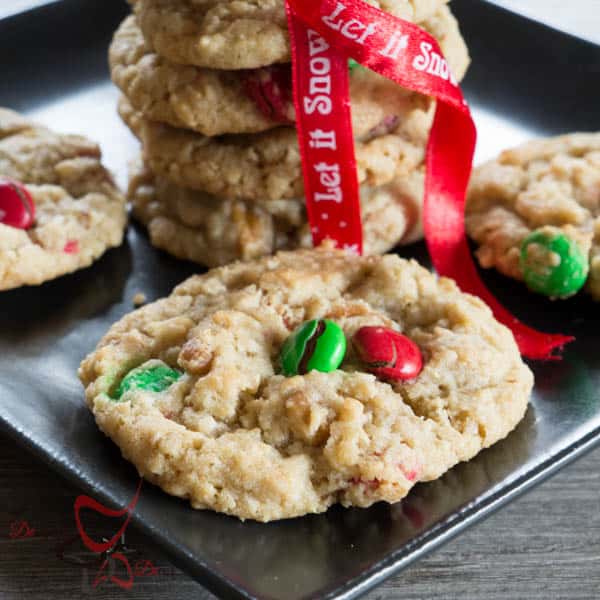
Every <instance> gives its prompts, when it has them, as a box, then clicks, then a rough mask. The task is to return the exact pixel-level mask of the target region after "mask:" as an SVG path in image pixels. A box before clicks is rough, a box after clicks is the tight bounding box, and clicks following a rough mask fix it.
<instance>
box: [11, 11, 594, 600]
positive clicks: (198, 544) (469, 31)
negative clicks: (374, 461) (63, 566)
mask: <svg viewBox="0 0 600 600" xmlns="http://www.w3.org/2000/svg"><path fill="white" fill-rule="evenodd" d="M452 6H453V10H454V11H455V13H456V14H457V16H458V17H459V19H460V21H461V26H462V29H463V32H464V35H465V37H466V39H467V42H468V44H469V46H470V49H471V53H472V56H473V57H474V61H473V66H472V67H471V71H470V73H469V76H468V78H467V80H466V82H465V91H466V95H467V97H468V99H469V100H470V103H471V105H472V106H473V108H474V114H475V116H476V119H477V121H478V124H479V130H480V140H481V143H480V147H479V150H478V160H481V159H483V158H488V157H491V156H493V155H495V154H496V153H497V152H498V151H499V150H501V149H502V148H504V147H507V146H511V145H513V144H516V143H519V142H521V141H522V140H524V139H526V138H528V137H530V136H533V135H549V134H557V133H560V132H568V131H574V130H594V129H599V128H600V127H599V126H600V122H599V118H600V108H599V107H600V103H599V102H598V99H599V98H600V77H599V72H598V71H599V70H600V49H599V48H598V47H596V46H593V45H591V44H588V43H585V42H583V41H581V40H577V39H575V38H572V37H569V36H567V35H564V34H561V33H558V32H556V31H553V30H550V29H548V28H545V27H543V26H541V25H538V24H535V23H533V22H531V21H527V20H525V19H522V18H520V17H517V16H515V15H513V14H511V13H508V12H505V11H503V10H501V9H498V8H497V7H494V6H492V5H489V4H486V3H484V2H478V1H476V0H455V2H453V5H452ZM126 11H127V8H126V6H125V3H124V2H121V1H120V0H104V1H103V2H97V1H95V0H63V1H61V2H57V3H53V4H49V5H47V6H45V7H41V8H38V9H36V10H34V11H31V12H29V13H27V14H22V15H18V16H14V17H11V18H9V19H5V20H4V21H1V22H0V65H1V66H0V73H1V76H2V81H1V85H0V104H2V105H5V106H10V107H13V108H15V109H18V110H22V111H25V112H27V113H29V114H31V115H32V116H34V117H35V118H37V119H38V120H40V121H42V122H45V123H47V124H48V125H50V126H52V127H54V128H57V129H60V130H64V131H71V132H81V133H84V134H87V135H89V136H90V137H92V138H96V139H98V140H99V141H100V142H101V143H102V146H103V149H104V152H105V156H106V160H107V162H108V164H109V165H110V166H111V167H112V168H113V170H114V171H115V172H116V173H117V175H118V177H119V180H120V182H121V183H122V184H124V183H125V176H126V163H127V160H128V159H130V158H132V157H134V156H135V153H136V152H137V147H136V144H135V142H134V141H133V139H132V138H131V136H130V135H129V133H128V132H127V131H126V129H125V128H124V127H123V126H122V125H121V124H120V122H119V120H118V118H117V117H116V112H115V105H116V100H117V92H116V91H115V90H114V89H113V88H112V86H111V85H110V83H109V80H108V74H107V67H106V49H107V45H108V41H109V39H110V35H111V33H112V31H114V29H115V28H116V26H117V25H118V23H119V21H120V19H121V18H122V17H123V16H124V15H125V13H126ZM408 253H409V254H412V255H414V256H418V257H420V258H421V259H425V252H424V249H423V246H422V245H417V246H415V247H414V248H412V249H410V251H409V252H408ZM197 270H198V269H197V267H195V266H193V265H191V264H187V263H182V262H177V261H175V260H172V259H170V258H169V257H168V256H166V255H165V254H162V253H160V252H157V251H154V250H153V249H152V248H151V247H150V246H149V244H148V243H147V240H146V237H145V235H144V234H143V232H141V231H139V230H138V229H137V228H136V227H135V226H133V227H132V228H131V229H130V231H129V236H128V240H127V242H126V243H125V244H124V245H123V246H122V247H121V248H119V249H117V250H113V251H111V252H109V253H108V254H107V255H106V256H105V257H104V258H102V260H100V261H99V262H98V263H97V264H96V265H94V266H93V267H92V268H90V269H87V270H85V271H83V272H79V273H76V274H74V275H71V276H68V277H63V278H62V279H60V280H57V281H54V282H51V283H48V284H45V285H43V286H42V287H41V288H38V289H21V290H17V291H12V292H5V293H1V294H0V425H1V427H2V430H4V431H5V432H6V433H7V434H9V435H11V436H13V437H14V438H15V439H16V440H18V441H19V442H21V443H22V444H23V445H25V446H26V447H27V448H28V449H30V450H31V451H32V452H34V453H35V454H36V455H38V456H39V457H41V458H42V459H44V460H45V461H46V462H47V463H49V464H50V465H51V466H52V467H53V468H55V469H56V470H58V471H60V472H61V473H62V474H64V475H65V476H66V477H68V478H69V479H71V480H72V481H74V482H76V483H77V484H79V485H80V486H82V487H83V488H85V489H86V490H87V491H88V492H90V493H92V494H93V495H94V496H95V497H96V498H98V499H99V500H103V501H107V502H110V503H111V504H114V505H118V506H124V505H126V504H127V503H128V502H129V500H130V499H131V497H132V496H133V493H134V490H135V487H136V483H137V476H136V474H135V471H134V469H133V468H132V467H131V466H129V465H128V464H127V463H126V462H125V461H124V460H123V459H121V457H120V454H119V452H118V451H117V449H116V448H115V447H114V446H113V445H112V443H111V442H110V441H109V440H108V439H106V438H104V436H103V435H102V434H101V433H99V431H98V430H97V429H96V427H95V425H94V422H93V419H92V417H91V415H90V414H89V413H88V410H87V408H86V407H85V406H84V404H83V393H82V389H81V386H80V384H79V382H78V380H77V377H76V371H77V367H78V365H79V362H80V360H81V358H82V357H83V356H85V355H86V354H87V353H88V352H89V351H91V350H92V349H93V347H94V345H95V344H96V342H97V341H98V339H99V338H100V337H101V335H102V334H103V333H104V332H105V331H106V330H107V328H108V327H109V325H110V324H111V323H113V322H114V321H116V320H117V319H119V318H120V317H121V316H122V315H123V314H125V313H126V312H129V311H130V310H131V309H132V298H133V296H134V294H135V293H136V292H140V291H141V292H144V293H145V294H146V295H147V296H148V298H149V299H150V300H153V299H155V298H158V297H161V296H163V295H166V294H167V293H169V291H170V290H171V288H172V287H173V286H174V285H175V284H176V283H178V282H180V281H181V280H182V279H183V278H184V277H186V276H188V275H189V274H191V273H192V272H194V271H197ZM486 280H487V282H488V283H489V285H490V286H492V288H493V290H494V291H495V292H496V294H497V295H498V296H500V298H501V299H502V300H503V301H504V302H505V303H507V304H508V305H509V307H510V308H511V309H513V310H514V311H515V312H516V313H517V314H518V316H520V317H522V318H523V319H525V320H526V321H527V322H529V323H531V324H533V325H535V326H537V327H539V328H543V329H546V330H549V331H556V330H558V331H561V332H564V333H570V334H573V335H576V336H577V342H576V343H574V344H572V345H570V346H569V347H568V349H567V351H566V352H565V357H564V360H563V361H562V362H557V363H547V364H540V363H538V364H535V365H533V368H534V370H535V373H536V377H537V386H536V389H535V393H534V396H533V400H532V404H531V407H530V409H529V411H528V413H527V416H526V418H525V420H524V422H523V423H522V424H521V425H520V426H519V428H518V429H517V430H516V431H515V432H514V433H513V434H512V435H510V436H509V437H508V438H507V439H506V440H505V441H503V442H501V443H499V444H497V445H496V446H494V447H493V448H491V449H490V450H487V451H485V452H483V453H481V454H480V455H479V456H478V457H477V458H476V459H475V460H473V461H471V462H469V463H467V464H462V465H459V466H458V467H457V468H455V469H453V470H452V471H451V472H450V473H448V474H447V475H446V476H445V477H443V478H442V479H441V480H439V481H437V482H434V483H430V484H427V485H419V486H417V488H416V489H415V490H414V491H413V492H412V493H411V495H410V496H409V497H408V498H407V499H406V501H404V502H402V503H400V504H397V505H395V506H388V505H384V504H380V505H376V506H374V507H372V508H371V509H369V510H343V509H340V508H333V509H332V510H330V511H329V512H327V513H326V514H323V515H318V516H308V517H305V518H302V519H296V520H291V521H286V522H279V523H272V524H269V525H260V524H256V523H241V522H239V521H237V520H236V519H233V518H228V517H225V516H221V515H217V514H214V513H212V512H198V511H193V510H190V509H189V508H188V505H187V504H186V503H185V502H183V501H179V500H177V499H175V498H171V497H169V496H167V495H166V494H163V493H162V492H161V491H160V490H158V489H156V488H153V487H152V486H151V485H146V486H144V488H143V493H142V497H141V500H140V503H139V505H138V508H137V509H136V512H135V517H134V522H135V523H136V524H137V525H138V526H139V527H140V528H142V529H143V530H144V531H146V532H147V533H149V534H150V535H151V536H152V537H153V538H154V539H155V540H156V542H157V543H158V544H160V545H161V546H162V547H163V549H164V550H165V551H167V552H168V553H169V555H170V556H171V558H172V559H173V561H174V562H175V563H177V564H178V565H179V566H181V567H182V568H184V569H185V570H187V571H188V572H189V573H190V574H191V575H192V576H194V577H195V578H197V579H198V581H200V582H201V583H202V584H203V585H205V586H206V587H208V588H210V589H211V590H213V591H215V592H216V593H218V594H222V595H227V596H228V597H231V596H234V597H247V598H250V597H252V598H265V599H266V598H281V599H290V600H292V599H300V598H315V597H325V598H350V597H353V596H356V595H358V594H360V593H362V592H365V591H366V590H367V589H369V588H370V587H372V586H373V585H376V584H377V583H380V582H381V581H382V580H383V579H384V578H386V577H389V576H390V575H392V574H393V573H396V572H397V571H398V570H400V569H402V568H404V567H406V566H407V565H408V564H409V563H411V562H412V561H414V560H415V559H417V558H418V557H419V556H421V555H422V554H423V553H425V552H427V551H430V550H432V549H433V548H435V547H436V546H438V545H439V544H441V543H443V542H444V541H446V540H448V539H449V538H450V537H451V536H453V535H456V534H457V533H458V532H459V531H461V530H462V529H464V528H465V527H466V526H468V525H470V524H472V523H474V522H476V521H478V520H479V519H481V518H482V517H484V516H485V515H487V514H489V513H490V512H491V511H493V510H494V509H496V508H498V507H499V506H501V505H502V504H504V503H506V502H508V501H509V500H511V499H512V498H514V497H515V496H516V495H517V494H519V493H521V492H523V491H524V490H525V489H527V488H528V487H530V486H532V485H533V484H535V483H538V482H539V481H541V480H542V479H543V478H544V477H546V476H548V475H549V474H550V473H552V472H554V471H555V470H557V469H558V468H559V467H561V466H563V465H565V464H567V463H568V462H569V461H571V460H573V459H574V458H576V457H577V456H579V455H580V454H581V453H582V452H584V451H585V450H588V449H589V448H591V447H592V446H593V445H594V444H595V443H596V442H598V441H599V440H600V394H599V392H598V390H599V389H600V352H598V339H599V338H598V334H599V333H600V319H599V318H598V305H597V304H594V303H592V301H591V300H590V299H589V298H587V297H585V296H581V297H577V298H574V299H572V300H569V301H564V302H556V303H552V302H549V301H546V300H544V299H542V298H539V297H533V296H531V295H529V294H528V293H527V292H526V291H525V290H524V289H523V287H522V286H520V285H518V284H516V283H513V282H511V281H508V280H506V279H503V278H502V277H499V276H496V275H494V274H486ZM490 543H491V542H490Z"/></svg>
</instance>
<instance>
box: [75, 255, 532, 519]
mask: <svg viewBox="0 0 600 600" xmlns="http://www.w3.org/2000/svg"><path fill="white" fill-rule="evenodd" d="M310 319H321V320H325V319H327V320H329V321H327V323H331V322H335V326H332V327H334V329H335V328H337V332H338V333H339V331H340V328H341V331H342V332H343V333H344V334H345V337H347V339H348V340H351V339H352V338H353V336H354V334H355V333H356V332H357V331H358V330H360V329H362V328H364V327H366V326H382V327H385V328H388V329H387V331H389V329H393V330H396V331H398V332H401V333H402V334H404V335H405V336H407V337H408V338H410V340H412V342H411V343H413V345H414V344H416V345H417V349H418V351H419V352H420V353H421V355H422V359H423V367H422V370H421V371H420V373H419V374H418V375H417V376H416V377H414V378H413V379H411V380H408V381H385V380H382V379H378V378H376V377H375V375H372V374H369V373H368V372H366V371H365V369H364V367H363V363H361V362H360V360H359V358H358V355H357V354H356V352H355V350H354V349H353V346H352V344H350V343H349V344H348V352H347V354H346V356H345V358H344V359H343V362H342V363H341V366H340V368H339V369H337V370H335V371H331V372H327V373H324V372H320V371H316V370H309V372H308V373H307V374H305V375H296V376H292V377H284V376H283V375H282V366H281V362H280V354H281V351H282V347H283V346H284V343H285V342H286V340H287V339H288V338H289V336H290V333H291V332H292V331H295V330H296V328H297V327H298V326H299V325H300V324H302V323H305V322H306V321H307V320H310ZM320 322H321V323H323V321H320ZM325 327H326V328H329V327H330V325H325ZM319 347H320V346H319V345H317V346H316V348H319ZM322 350H323V347H321V350H320V351H322ZM80 377H81V381H82V382H83V385H84V386H85V393H86V399H87V403H88V405H89V407H90V409H91V411H92V412H93V414H94V416H95V418H96V422H97V424H98V426H99V427H100V429H101V430H102V431H103V432H104V433H105V434H106V435H108V436H109V437H110V438H111V439H112V440H113V441H114V442H115V443H116V444H117V445H118V446H119V448H120V449H121V452H122V453H123V455H124V457H125V458H126V459H127V460H129V461H131V462H132V463H133V464H134V465H135V466H136V468H137V469H138V471H139V473H140V474H141V475H142V476H144V477H145V478H146V479H147V480H149V481H150V482H152V483H154V484H157V485H159V486H160V487H162V488H163V490H165V491H166V492H168V493H169V494H173V495H175V496H179V497H182V498H186V499H188V500H189V501H190V502H191V505H192V506H193V507H194V508H198V509H213V510H216V511H219V512H223V513H227V514H230V515H235V516H237V517H239V518H242V519H256V520H259V521H270V520H274V519H282V518H289V517H296V516H300V515H304V514H307V513H318V512H322V511H325V510H326V509H327V508H328V507H329V506H331V505H333V504H336V503H341V504H343V505H344V506H360V507H367V506H370V505H371V504H373V503H374V502H378V501H386V502H397V501H399V500H401V499H402V498H403V497H404V496H406V494H407V493H408V492H409V491H410V489H411V488H412V487H413V485H414V484H415V483H416V482H419V481H431V480H434V479H437V478H438V477H440V476H441V475H442V474H443V473H444V472H446V471H447V470H448V469H450V468H451V467H452V466H454V465H455V464H457V463H458V462H461V461H466V460H469V459H471V458H473V457H474V456H475V455H476V454H477V453H478V452H479V451H480V450H482V449H483V448H486V447H488V446H490V445H491V444H494V443H495V442H497V441H498V440H500V439H502V438H504V437H505V436H506V435H507V434H508V433H509V432H510V431H511V430H512V429H513V428H514V427H515V426H516V425H517V423H518V422H519V421H520V420H521V419H522V417H523V415H524V413H525V410H526V408H527V403H528V398H529V394H530V392H531V388H532V384H533V377H532V374H531V372H530V371H529V369H528V368H527V367H526V366H525V364H524V363H523V362H522V360H521V358H520V356H519V352H518V349H517V346H516V344H515V341H514V339H513V336H512V334H511V333H510V331H509V330H508V329H506V328H505V327H504V326H503V325H501V324H499V323H498V322H497V321H495V319H494V318H493V316H492V314H491V312H490V310H489V309H488V307H487V306H486V305H485V304H484V303H483V302H481V301H480V300H478V299H476V298H474V297H472V296H469V295H467V294H464V293H462V292H460V290H459V289H458V287H457V286H456V285H455V284H454V282H452V281H450V280H448V279H445V278H440V279H438V278H437V277H436V276H435V275H433V274H432V273H430V272H429V271H427V270H425V269H423V268H422V267H420V266H419V265H418V264H417V263H416V262H414V261H405V260H403V259H401V258H399V257H397V256H393V255H387V256H383V257H381V256H369V257H355V256H349V255H347V254H344V253H342V252H338V251H334V250H331V249H329V248H326V247H323V248H320V249H318V250H299V251H295V252H283V253H279V254H278V255H276V256H275V257H269V258H264V259H261V260H258V261H250V262H245V263H243V262H239V263H234V264H232V265H229V266H226V267H222V268H219V269H215V270H212V271H209V272H208V273H206V274H205V275H197V276H194V277H192V278H190V279H189V280H187V281H186V282H184V283H183V284H181V285H180V286H178V287H177V288H176V289H175V290H174V292H173V293H172V294H171V296H169V297H168V298H165V299H163V300H160V301H158V302H155V303H153V304H150V305H148V306H145V307H143V308H141V309H139V310H137V311H135V312H133V313H131V314H130V315H128V316H126V317H124V318H123V319H122V320H121V321H120V322H118V323H117V324H115V325H114V326H113V327H112V328H111V329H110V331H109V332H108V333H107V335H106V336H105V337H104V338H103V339H102V340H101V342H100V343H99V345H98V347H97V348H96V350H95V351H94V352H93V353H92V354H91V355H90V356H88V357H87V358H86V359H85V360H84V361H83V363H82V365H81V368H80Z"/></svg>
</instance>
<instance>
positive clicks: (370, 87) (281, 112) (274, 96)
mask: <svg viewBox="0 0 600 600" xmlns="http://www.w3.org/2000/svg"><path fill="white" fill-rule="evenodd" d="M446 16H447V18H446V19H439V18H433V17H432V19H431V26H432V28H435V29H436V33H437V34H438V35H439V36H440V42H441V44H442V47H443V49H444V51H445V53H446V54H447V56H448V58H449V61H450V64H451V67H452V69H453V72H454V73H455V74H456V75H457V77H459V78H462V76H463V74H464V72H465V70H466V67H467V65H468V60H469V59H468V53H467V50H466V47H465V45H464V42H463V41H462V38H461V36H460V32H459V31H458V27H457V26H456V21H455V20H454V19H453V17H452V15H450V14H447V15H446ZM440 23H441V24H440ZM110 64H111V73H112V78H113V81H114V82H115V84H116V85H117V86H118V87H119V88H120V89H121V91H122V92H123V94H124V95H125V96H126V98H127V99H128V101H129V102H130V103H131V105H132V106H133V107H134V109H135V110H137V111H139V112H140V113H142V114H143V115H144V116H145V117H146V118H148V119H150V120H153V121H159V122H161V123H166V124H168V125H172V126H173V127H178V128H185V129H191V130H194V131H197V132H199V133H201V134H203V135H206V136H216V135H223V134H229V133H256V132H261V131H266V130H267V129H272V128H273V127H276V126H279V125H281V124H282V123H287V124H290V123H293V121H294V120H295V111H294V106H293V100H292V91H291V70H290V67H289V65H278V66H275V67H266V68H262V69H255V70H242V71H219V70H214V69H203V68H199V67H194V66H189V65H179V64H176V63H173V62H171V61H169V60H167V59H165V58H162V57H160V56H159V55H157V54H155V53H153V52H152V51H151V50H150V48H149V46H148V45H147V44H146V42H145V41H144V38H143V36H142V34H141V31H140V29H139V27H138V25H137V23H136V20H135V17H133V16H130V17H128V18H127V19H126V20H125V21H124V22H123V23H122V25H121V27H120V28H119V30H118V31H117V33H116V34H115V37H114V40H113V43H112V45H111V49H110ZM350 96H351V100H352V121H353V128H354V133H355V135H356V137H357V138H358V139H365V138H367V137H369V136H370V135H371V136H372V135H373V132H374V131H376V130H377V128H378V127H379V128H381V127H382V126H386V124H387V126H388V127H389V128H390V129H391V128H393V126H394V123H395V121H396V120H397V119H400V118H402V116H404V115H406V114H408V113H409V112H410V110H412V109H414V108H421V109H426V108H427V107H428V104H429V103H430V100H429V99H428V98H425V97H423V96H420V95H419V94H416V93H414V92H411V91H409V90H406V89H404V88H402V87H400V86H398V85H396V84H395V83H394V82H392V81H390V80H388V79H386V78H384V77H381V76H379V75H377V74H376V73H373V72H372V71H369V70H367V69H363V68H355V69H352V71H351V73H350Z"/></svg>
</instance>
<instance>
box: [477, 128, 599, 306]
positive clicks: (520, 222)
mask: <svg viewBox="0 0 600 600" xmlns="http://www.w3.org/2000/svg"><path fill="white" fill-rule="evenodd" d="M466 226H467V231H468V233H469V235H470V236H471V237H472V238H473V239H474V240H475V241H476V242H477V244H478V245H479V248H478V250H477V252H476V254H477V258H478V259H479V262H480V264H481V266H482V267H485V268H491V267H494V268H496V269H498V271H500V272H501V273H503V274H505V275H508V276H509V277H513V278H515V279H520V280H522V279H523V273H522V271H521V266H520V260H519V258H520V253H521V244H522V242H523V240H524V239H525V238H526V237H527V236H528V235H529V234H531V233H532V232H533V231H534V230H536V229H540V228H546V229H545V230H546V231H548V232H550V233H552V232H556V233H562V234H564V235H565V236H566V237H568V238H569V239H572V240H574V241H575V242H576V243H577V245H578V246H579V248H580V250H581V251H582V252H583V253H584V255H585V256H587V257H588V260H589V276H588V280H587V284H586V289H587V291H588V292H589V293H590V294H591V295H592V297H593V298H594V299H595V300H600V133H573V134H567V135H563V136H559V137H556V138H549V139H540V140H534V141H532V142H529V143H526V144H524V145H522V146H520V147H518V148H515V149H512V150H506V151H505V152H503V153H502V154H500V156H499V157H498V158H497V159H495V160H492V161H490V162H488V163H486V164H485V165H482V166H481V167H479V168H477V169H475V171H474V174H473V178H472V181H471V184H470V188H469V194H468V202H467V212H466Z"/></svg>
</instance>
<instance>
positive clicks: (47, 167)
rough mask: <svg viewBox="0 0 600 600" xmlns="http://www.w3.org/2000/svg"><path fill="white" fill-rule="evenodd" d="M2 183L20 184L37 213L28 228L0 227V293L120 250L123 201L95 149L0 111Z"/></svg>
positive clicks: (74, 137) (78, 139) (124, 219)
mask: <svg viewBox="0 0 600 600" xmlns="http://www.w3.org/2000/svg"><path fill="white" fill-rule="evenodd" d="M0 177H5V178H9V179H14V180H17V181H19V182H21V183H22V184H23V185H24V186H25V188H26V189H27V191H28V192H29V194H30V195H31V197H32V198H33V201H34V203H35V208H36V219H35V222H34V223H33V225H32V226H31V227H30V228H29V229H26V230H25V229H17V228H14V227H9V226H7V225H3V224H2V223H0V290H2V289H11V288H16V287H20V286H23V285H38V284H40V283H43V282H44V281H48V280H50V279H54V278H56V277H59V276H61V275H65V274H67V273H71V272H73V271H76V270H78V269H82V268H85V267H88V266H89V265H90V264H92V262H93V261H94V260H96V259H97V258H99V257H100V256H101V255H102V254H103V253H104V252H105V251H106V250H107V249H108V248H111V247H114V246H118V245H120V244H121V242H122V240H123V232H124V229H125V226H126V222H127V215H126V209H125V197H124V196H123V195H122V194H121V192H120V191H119V190H118V188H117V186H116V185H115V183H114V182H113V179H112V177H111V175H110V173H109V172H108V171H107V170H106V169H105V168H104V167H103V166H102V163H101V152H100V149H99V147H98V146H97V144H95V143H93V142H91V141H89V140H87V139H86V138H84V137H81V136H77V135H63V134H59V133H54V132H52V131H50V130H49V129H47V128H45V127H42V126H40V125H36V124H33V123H31V122H30V121H28V120H27V119H25V118H24V117H22V116H20V115H18V114H17V113H15V112H13V111H11V110H8V109H0Z"/></svg>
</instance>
